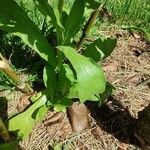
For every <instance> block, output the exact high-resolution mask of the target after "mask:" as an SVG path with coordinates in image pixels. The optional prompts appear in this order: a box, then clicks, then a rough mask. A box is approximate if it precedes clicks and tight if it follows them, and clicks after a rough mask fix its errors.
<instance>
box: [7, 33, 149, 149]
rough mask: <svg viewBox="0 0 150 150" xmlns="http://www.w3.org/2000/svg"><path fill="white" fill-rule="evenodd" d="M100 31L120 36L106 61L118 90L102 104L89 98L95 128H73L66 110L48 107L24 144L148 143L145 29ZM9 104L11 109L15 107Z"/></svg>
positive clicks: (68, 146)
mask: <svg viewBox="0 0 150 150" xmlns="http://www.w3.org/2000/svg"><path fill="white" fill-rule="evenodd" d="M100 34H105V35H111V36H113V37H117V39H118V42H117V47H116V49H115V50H114V52H113V53H112V55H111V56H110V57H109V58H107V59H106V60H105V61H104V62H103V63H102V66H103V68H104V70H105V73H106V76H107V79H108V81H109V82H110V83H112V84H113V85H114V86H115V87H116V91H115V92H114V94H113V95H112V96H111V97H110V98H109V99H108V101H107V102H105V104H103V105H102V106H101V107H100V108H98V107H96V106H94V105H93V104H91V103H87V107H88V109H89V111H90V114H89V120H90V128H89V129H87V130H84V131H81V132H80V133H75V132H73V131H72V129H71V125H70V122H69V119H68V116H67V115H66V113H56V112H54V111H52V110H49V112H48V113H47V115H46V117H45V119H44V120H43V122H41V123H38V124H36V125H35V126H34V129H33V130H32V133H31V134H30V136H29V137H28V138H27V139H26V140H24V141H22V142H20V147H21V148H22V149H23V150H49V149H52V147H53V146H54V145H55V144H57V143H61V144H62V145H63V147H62V149H64V150H135V149H136V150H142V149H148V147H147V145H148V143H147V142H145V139H144V136H143V134H142V132H143V131H144V133H145V134H146V131H145V130H142V128H141V126H142V127H143V124H145V123H143V120H142V117H141V114H142V113H140V115H139V112H142V110H145V109H146V108H147V107H148V105H149V104H150V44H149V43H148V42H146V41H144V40H143V38H142V36H141V35H139V34H137V33H134V34H131V33H129V32H128V31H124V30H119V31H118V30H117V31H113V32H112V31H108V32H106V31H101V33H100ZM16 96H17V95H16ZM19 97H20V95H19ZM14 104H15V107H16V105H17V104H16V103H14ZM9 105H10V107H9V108H10V111H11V110H12V108H13V107H12V104H11V103H10V104H9ZM13 111H14V110H13ZM15 111H16V110H15ZM139 116H140V117H139ZM81 121H82V120H81ZM137 124H138V125H137ZM147 125H148V126H149V125H150V121H149V122H147ZM139 128H140V133H139V132H138V131H139ZM147 131H149V130H147ZM148 134H149V133H147V135H146V136H147V137H150V136H148Z"/></svg>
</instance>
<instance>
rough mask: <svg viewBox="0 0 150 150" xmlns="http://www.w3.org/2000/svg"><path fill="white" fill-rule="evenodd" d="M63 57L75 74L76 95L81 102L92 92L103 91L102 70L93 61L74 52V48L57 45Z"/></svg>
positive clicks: (104, 82) (98, 92)
mask: <svg viewBox="0 0 150 150" xmlns="http://www.w3.org/2000/svg"><path fill="white" fill-rule="evenodd" d="M57 48H58V49H59V50H61V51H62V52H63V53H64V55H65V57H66V58H67V59H68V60H69V61H70V62H71V64H72V66H73V68H74V69H75V72H76V75H77V83H78V84H77V89H78V96H79V99H80V101H81V102H84V101H86V100H88V99H89V98H91V96H92V95H94V94H100V93H103V92H104V91H105V84H106V81H105V77H104V72H103V70H102V69H101V67H100V66H98V65H97V64H96V63H95V62H94V61H92V60H91V59H89V58H86V57H85V56H82V55H80V54H78V53H77V52H76V50H75V49H74V48H71V47H68V46H59V47H57Z"/></svg>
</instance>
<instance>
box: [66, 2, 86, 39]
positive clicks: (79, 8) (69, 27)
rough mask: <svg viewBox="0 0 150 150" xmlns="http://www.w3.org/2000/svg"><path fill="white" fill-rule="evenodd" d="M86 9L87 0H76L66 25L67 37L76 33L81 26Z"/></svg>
mask: <svg viewBox="0 0 150 150" xmlns="http://www.w3.org/2000/svg"><path fill="white" fill-rule="evenodd" d="M84 9H85V0H75V1H74V4H73V6H72V8H71V11H70V13H69V16H68V19H67V22H66V26H65V36H66V37H65V39H70V38H72V37H74V36H75V35H76V33H77V32H78V30H79V27H80V26H81V23H82V19H83V14H84Z"/></svg>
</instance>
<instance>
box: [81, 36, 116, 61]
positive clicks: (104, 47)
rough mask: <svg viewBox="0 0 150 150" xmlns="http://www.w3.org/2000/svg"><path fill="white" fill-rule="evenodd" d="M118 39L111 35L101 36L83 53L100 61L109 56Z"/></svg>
mask: <svg viewBox="0 0 150 150" xmlns="http://www.w3.org/2000/svg"><path fill="white" fill-rule="evenodd" d="M116 43H117V40H116V39H115V38H110V37H101V38H99V39H97V40H96V41H94V42H93V43H92V44H91V45H89V46H88V48H87V49H86V50H85V51H84V53H83V55H84V56H87V57H90V58H92V59H93V60H94V61H96V62H98V61H100V60H103V59H104V58H106V57H108V56H109V55H110V54H111V53H112V51H113V50H114V48H115V47H116Z"/></svg>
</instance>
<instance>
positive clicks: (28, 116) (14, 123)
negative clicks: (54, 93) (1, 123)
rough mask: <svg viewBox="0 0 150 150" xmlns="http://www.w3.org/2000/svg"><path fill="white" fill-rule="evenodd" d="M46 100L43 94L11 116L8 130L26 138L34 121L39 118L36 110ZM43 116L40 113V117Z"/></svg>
mask: <svg viewBox="0 0 150 150" xmlns="http://www.w3.org/2000/svg"><path fill="white" fill-rule="evenodd" d="M46 101H47V98H46V96H45V95H43V96H42V97H41V98H40V99H39V100H37V101H36V102H35V103H34V104H32V105H31V106H30V107H29V108H28V109H27V110H26V111H24V112H22V113H20V114H18V115H17V116H15V117H13V118H11V119H10V120H9V121H8V129H9V131H11V132H16V134H17V135H18V136H19V137H20V138H22V139H23V138H26V137H27V136H28V135H29V134H30V132H31V130H32V128H33V125H34V123H36V122H37V121H39V120H41V118H40V115H39V114H38V111H40V108H42V107H43V106H44V105H45V103H46ZM42 109H43V108H42ZM44 110H45V109H44ZM43 116H44V115H42V116H41V117H43Z"/></svg>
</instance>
